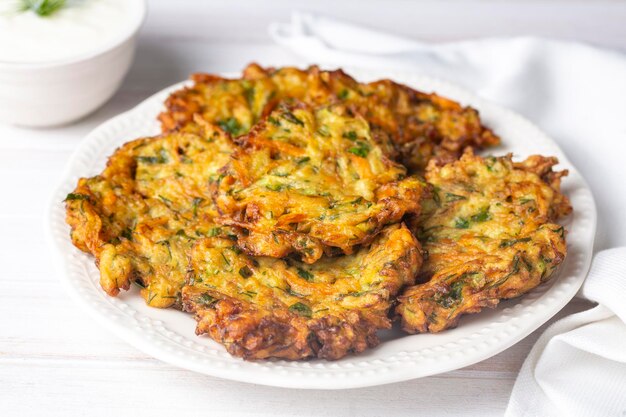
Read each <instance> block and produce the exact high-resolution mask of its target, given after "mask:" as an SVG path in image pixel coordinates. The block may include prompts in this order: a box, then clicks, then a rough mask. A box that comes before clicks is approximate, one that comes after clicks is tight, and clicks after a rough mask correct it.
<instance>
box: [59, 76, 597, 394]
mask: <svg viewBox="0 0 626 417" xmlns="http://www.w3.org/2000/svg"><path fill="white" fill-rule="evenodd" d="M350 73H351V74H353V75H354V76H355V77H356V78H358V79H361V80H364V81H366V80H373V79H377V78H384V77H389V78H392V79H394V80H396V81H398V82H402V83H405V84H408V85H410V86H412V87H415V88H417V89H420V90H424V91H436V92H438V93H440V94H442V95H444V96H447V97H451V98H453V99H455V100H458V101H460V102H462V103H463V104H467V105H471V106H473V107H475V108H477V109H478V110H480V113H481V116H482V118H483V120H484V122H485V123H486V125H488V126H490V127H492V128H493V129H494V130H495V132H496V133H497V134H499V135H500V136H501V137H502V140H503V145H502V146H501V147H500V148H498V149H493V150H491V151H490V152H492V153H494V154H503V153H506V152H513V154H514V155H515V157H516V158H525V157H526V156H528V155H531V154H537V153H539V154H546V155H556V156H558V158H559V159H560V161H561V164H560V167H559V168H566V169H569V171H570V174H569V176H568V177H566V178H565V180H564V184H563V185H564V187H563V188H564V192H565V193H566V194H567V195H568V196H569V197H570V199H571V201H572V204H573V206H574V214H573V215H572V216H571V217H570V218H569V219H567V221H566V223H565V225H566V228H567V230H568V231H569V233H568V235H567V238H568V251H569V253H568V255H567V258H566V260H565V262H564V264H563V265H562V267H561V270H560V272H559V273H558V275H557V276H555V277H554V278H553V279H552V280H551V281H549V282H548V283H547V284H544V285H541V286H539V287H538V288H536V289H535V290H533V291H531V292H530V293H528V294H526V295H525V296H523V297H521V298H519V299H516V300H509V301H506V302H503V303H501V304H500V305H499V307H498V308H496V309H493V310H485V311H483V312H482V313H480V314H475V315H471V316H466V317H464V318H462V319H461V322H460V323H459V326H458V327H457V328H455V329H452V330H448V331H445V332H442V333H439V334H423V335H405V334H402V333H401V332H399V331H398V330H392V331H387V332H383V333H382V334H381V339H382V343H381V344H380V345H379V346H378V347H377V348H375V349H370V350H368V351H366V352H365V353H364V354H361V355H351V356H348V357H346V358H344V359H341V360H338V361H335V362H329V361H325V360H310V361H300V362H288V361H280V360H267V361H257V362H247V361H243V360H241V359H238V358H234V357H232V356H230V355H229V354H228V353H227V352H226V351H225V349H224V348H223V347H222V346H221V345H219V344H217V343H215V342H213V341H212V340H210V339H209V338H208V337H206V336H202V337H199V336H196V335H195V333H194V328H195V321H194V319H193V318H192V316H190V315H188V314H184V313H182V312H180V311H176V310H172V309H169V310H159V309H154V308H150V307H147V306H146V305H145V304H144V302H143V300H142V299H141V297H139V295H138V294H137V293H136V292H135V291H133V290H131V291H129V292H126V293H123V294H121V295H120V296H119V297H117V298H113V297H109V296H107V295H106V294H105V293H104V291H102V290H101V289H100V286H99V284H98V277H99V275H98V270H97V269H96V267H95V266H94V261H93V258H92V257H91V256H89V255H87V254H85V253H82V252H80V251H79V250H78V249H76V248H75V247H74V246H73V245H72V244H71V242H70V239H69V227H68V226H67V225H66V224H65V221H64V218H65V209H64V205H63V204H62V202H61V201H62V200H63V199H64V198H65V196H66V195H67V193H69V192H71V191H72V190H73V189H74V186H75V184H76V181H77V180H78V178H79V177H84V176H92V175H95V174H97V173H99V172H100V171H101V170H102V169H103V168H104V166H105V163H106V159H107V157H108V156H109V155H111V154H112V153H113V151H114V150H115V149H116V148H117V147H118V146H120V145H122V144H123V143H124V142H126V141H129V140H131V139H134V138H137V137H140V136H145V135H152V134H155V133H158V131H159V129H158V124H157V122H156V115H157V114H158V113H159V112H160V111H161V109H162V103H163V101H164V100H165V98H166V97H167V95H168V94H169V92H170V91H172V89H177V88H180V87H181V86H182V85H183V84H182V83H181V84H178V85H176V86H173V87H171V88H169V89H166V90H164V91H161V92H160V93H158V94H156V95H154V96H152V97H150V98H149V99H147V100H146V101H144V102H143V103H141V104H140V105H139V106H137V107H135V108H134V109H132V110H130V111H128V112H126V113H124V114H121V115H119V116H117V117H115V118H113V119H111V120H109V121H108V122H106V123H104V124H102V125H101V126H100V127H98V128H97V129H95V130H94V131H93V132H91V133H90V134H89V135H88V136H87V137H86V138H85V140H84V141H83V142H82V143H81V144H80V146H79V147H78V149H77V150H76V153H75V154H74V156H73V157H72V159H71V161H70V163H69V166H68V168H67V171H66V173H65V175H64V177H63V181H62V183H61V185H60V187H59V189H58V190H57V192H56V193H55V195H54V198H53V201H52V202H51V205H50V210H49V229H50V232H51V234H50V237H51V240H52V243H53V245H54V247H55V249H56V252H57V254H58V256H57V259H58V261H59V262H58V263H59V266H60V268H61V271H62V274H61V277H62V280H63V283H64V284H65V286H66V287H67V291H68V292H69V293H70V295H71V296H72V297H73V298H74V300H76V302H77V303H78V305H79V306H80V308H81V309H83V310H86V311H87V312H88V313H90V314H91V315H92V316H93V317H94V319H96V320H97V321H98V322H99V323H101V324H102V325H103V326H105V327H107V328H109V329H110V330H111V331H113V332H114V333H115V334H117V335H118V336H119V337H121V338H122V339H124V340H126V341H128V343H130V344H132V345H133V346H135V347H137V348H138V349H140V350H142V351H144V352H146V353H148V354H150V355H152V356H154V357H156V358H159V359H161V360H163V361H165V362H168V363H171V364H174V365H177V366H180V367H182V368H187V369H190V370H193V371H197V372H201V373H204V374H207V375H213V376H217V377H222V378H227V379H232V380H237V381H245V382H252V383H257V384H264V385H272V386H280V387H290V388H317V389H344V388H355V387H365V386H372V385H380V384H386V383H391V382H397V381H403V380H409V379H413V378H419V377H424V376H428V375H433V374H437V373H441V372H446V371H450V370H453V369H458V368H461V367H464V366H468V365H471V364H473V363H476V362H479V361H482V360H484V359H487V358H489V357H491V356H493V355H495V354H497V353H499V352H501V351H503V350H504V349H506V348H508V347H510V346H511V345H513V344H515V343H516V342H518V341H519V340H521V339H522V338H524V337H525V336H527V335H528V334H529V333H531V332H532V331H533V330H535V329H537V328H538V327H539V326H541V325H542V324H543V323H545V322H546V321H547V320H549V319H550V318H551V317H552V316H553V315H554V314H555V313H556V312H558V311H559V310H560V309H561V308H562V307H563V306H564V305H565V304H567V302H568V301H569V300H571V299H572V297H573V296H574V295H575V294H576V292H577V291H578V289H579V288H580V286H581V284H582V282H583V280H584V279H585V276H586V274H587V270H588V268H589V263H590V260H591V253H592V247H593V240H594V235H595V228H596V209H595V204H594V201H593V197H592V194H591V192H590V190H589V188H588V186H587V184H586V183H585V181H584V180H583V178H582V177H581V176H580V175H579V173H578V171H577V170H576V169H575V168H574V167H573V166H572V165H571V164H570V162H569V161H568V160H567V158H566V157H565V155H563V153H562V152H561V150H560V149H559V148H558V147H557V145H556V144H555V143H554V142H553V141H552V140H551V139H550V138H548V137H547V136H546V135H544V134H543V133H542V132H541V131H539V130H538V129H537V128H536V127H535V126H533V125H532V124H531V123H529V122H528V121H526V120H525V119H523V118H522V117H520V116H518V115H516V114H514V113H512V112H510V111H508V110H505V109H503V108H500V107H498V106H495V105H493V104H490V103H487V102H485V101H483V100H481V99H479V98H478V97H476V96H474V95H472V94H470V93H468V92H467V91H464V90H462V89H460V88H458V87H455V86H453V85H450V84H448V83H445V82H442V81H438V80H434V79H431V78H425V77H422V76H417V75H414V74H409V73H394V72H385V73H375V72H370V71H367V72H366V71H356V70H354V71H350Z"/></svg>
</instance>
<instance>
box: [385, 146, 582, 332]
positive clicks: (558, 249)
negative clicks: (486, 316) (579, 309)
mask: <svg viewBox="0 0 626 417" xmlns="http://www.w3.org/2000/svg"><path fill="white" fill-rule="evenodd" d="M557 162H558V161H557V159H556V158H546V157H542V156H531V157H530V158H528V159H527V160H526V161H524V162H521V163H514V162H512V161H511V155H507V156H505V157H500V158H495V157H486V158H481V157H479V156H474V155H473V154H472V153H471V152H466V153H465V154H464V155H463V157H462V158H461V159H460V160H459V161H457V162H454V163H451V164H448V165H444V166H438V165H436V164H434V163H431V164H430V165H429V167H428V169H427V172H426V180H427V182H429V183H430V184H432V185H433V188H434V193H433V199H432V200H430V201H426V202H425V203H424V214H423V215H422V217H421V218H420V220H419V221H418V222H417V223H418V224H417V227H416V235H417V237H418V239H419V240H420V242H422V244H423V247H424V251H425V253H426V260H425V262H424V266H423V268H422V270H421V273H420V276H419V277H418V281H421V282H424V281H427V282H425V283H424V284H418V285H415V286H413V287H410V288H408V289H407V290H406V291H405V292H404V293H403V294H402V295H401V296H400V297H399V301H400V305H399V306H398V307H397V313H398V314H399V315H400V316H401V317H402V327H403V329H404V330H406V331H407V332H409V333H416V332H438V331H441V330H444V329H446V328H449V327H453V326H455V325H456V324H457V322H458V320H459V317H460V316H461V315H463V314H467V313H477V312H479V311H480V310H481V309H482V308H484V307H495V306H496V305H497V304H498V302H499V301H500V300H501V299H507V298H513V297H517V296H519V295H521V294H524V293H526V292H528V291H530V290H531V289H533V288H535V287H536V286H537V285H539V284H541V283H542V282H545V281H547V280H548V279H550V277H551V276H552V274H553V273H554V271H555V270H556V269H557V267H558V266H559V265H560V264H561V262H563V259H564V258H565V254H566V244H565V231H564V228H563V227H562V226H559V225H558V224H554V223H553V222H554V221H555V220H556V219H557V218H559V217H560V216H563V215H566V214H568V213H569V212H570V211H571V206H570V204H569V201H568V200H567V198H566V197H565V196H563V195H562V194H561V193H560V191H559V188H560V178H561V177H562V176H564V175H566V174H567V171H561V172H553V171H552V166H554V165H555V164H557Z"/></svg>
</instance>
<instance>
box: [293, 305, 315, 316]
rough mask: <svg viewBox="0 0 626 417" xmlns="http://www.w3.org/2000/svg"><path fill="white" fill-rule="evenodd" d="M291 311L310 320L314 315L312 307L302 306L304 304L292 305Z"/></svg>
mask: <svg viewBox="0 0 626 417" xmlns="http://www.w3.org/2000/svg"><path fill="white" fill-rule="evenodd" d="M289 311H291V312H292V313H296V314H299V315H301V316H304V317H308V318H311V315H312V313H313V312H312V311H311V307H309V306H308V305H306V304H302V303H295V304H293V305H291V306H290V307H289Z"/></svg>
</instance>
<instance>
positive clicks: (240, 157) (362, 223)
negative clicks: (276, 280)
mask: <svg viewBox="0 0 626 417" xmlns="http://www.w3.org/2000/svg"><path fill="white" fill-rule="evenodd" d="M237 142H238V143H239V144H240V146H239V147H238V148H237V150H236V151H235V152H234V153H233V155H232V158H231V162H230V163H229V164H228V165H227V166H226V167H224V169H223V170H222V173H223V174H222V176H220V177H219V178H218V181H216V182H215V183H213V184H212V187H213V190H214V201H215V203H216V205H217V208H218V210H219V211H220V214H221V217H220V218H219V219H218V221H219V222H221V223H223V224H227V225H230V226H234V227H236V228H237V229H238V230H239V233H238V237H239V239H238V245H239V246H240V247H241V248H242V249H244V250H245V251H246V252H247V253H248V254H251V255H257V256H272V257H284V256H286V255H288V254H289V253H291V252H295V253H298V254H300V255H301V256H302V258H303V259H304V260H305V262H308V263H312V262H315V261H316V260H317V259H319V258H320V257H321V256H322V254H323V253H326V254H332V253H334V252H337V251H339V252H343V253H346V254H349V253H352V251H353V248H354V247H355V246H357V245H362V244H367V243H368V242H370V241H371V240H372V239H373V238H374V237H375V236H376V235H377V234H378V233H379V232H380V231H381V230H382V228H383V227H385V226H386V225H387V224H392V223H398V222H400V221H401V219H402V217H403V216H404V215H405V214H407V213H412V214H417V213H418V211H419V201H420V199H421V197H422V194H423V192H424V189H425V186H424V183H423V181H421V180H419V179H418V178H416V177H406V170H405V169H404V167H402V166H401V165H399V164H396V163H394V162H392V161H391V160H389V159H388V158H387V157H386V156H385V155H384V154H383V152H382V150H381V149H380V148H379V147H378V146H377V145H376V143H375V142H374V141H373V139H372V138H371V132H370V130H369V127H368V124H367V122H366V121H365V120H364V119H362V118H360V117H354V116H350V115H349V114H348V113H347V111H346V109H345V107H343V106H340V105H336V106H331V107H318V108H315V109H312V108H309V107H308V106H306V105H304V104H296V105H291V106H287V105H282V106H279V107H278V108H277V109H276V110H274V111H273V112H272V113H271V114H270V115H268V116H267V118H266V119H263V120H262V121H261V122H259V123H258V124H257V125H256V126H255V128H254V129H253V130H252V131H251V132H250V133H249V134H247V135H244V136H242V137H240V138H238V139H237Z"/></svg>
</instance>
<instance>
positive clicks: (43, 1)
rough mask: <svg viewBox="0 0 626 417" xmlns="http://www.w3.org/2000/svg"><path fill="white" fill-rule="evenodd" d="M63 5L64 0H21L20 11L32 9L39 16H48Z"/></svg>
mask: <svg viewBox="0 0 626 417" xmlns="http://www.w3.org/2000/svg"><path fill="white" fill-rule="evenodd" d="M63 6H65V0H21V4H20V11H22V12H25V11H28V10H30V11H32V12H33V13H35V14H37V15H38V16H40V17H48V16H51V15H52V14H54V13H56V12H58V11H59V10H60V9H62V8H63Z"/></svg>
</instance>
